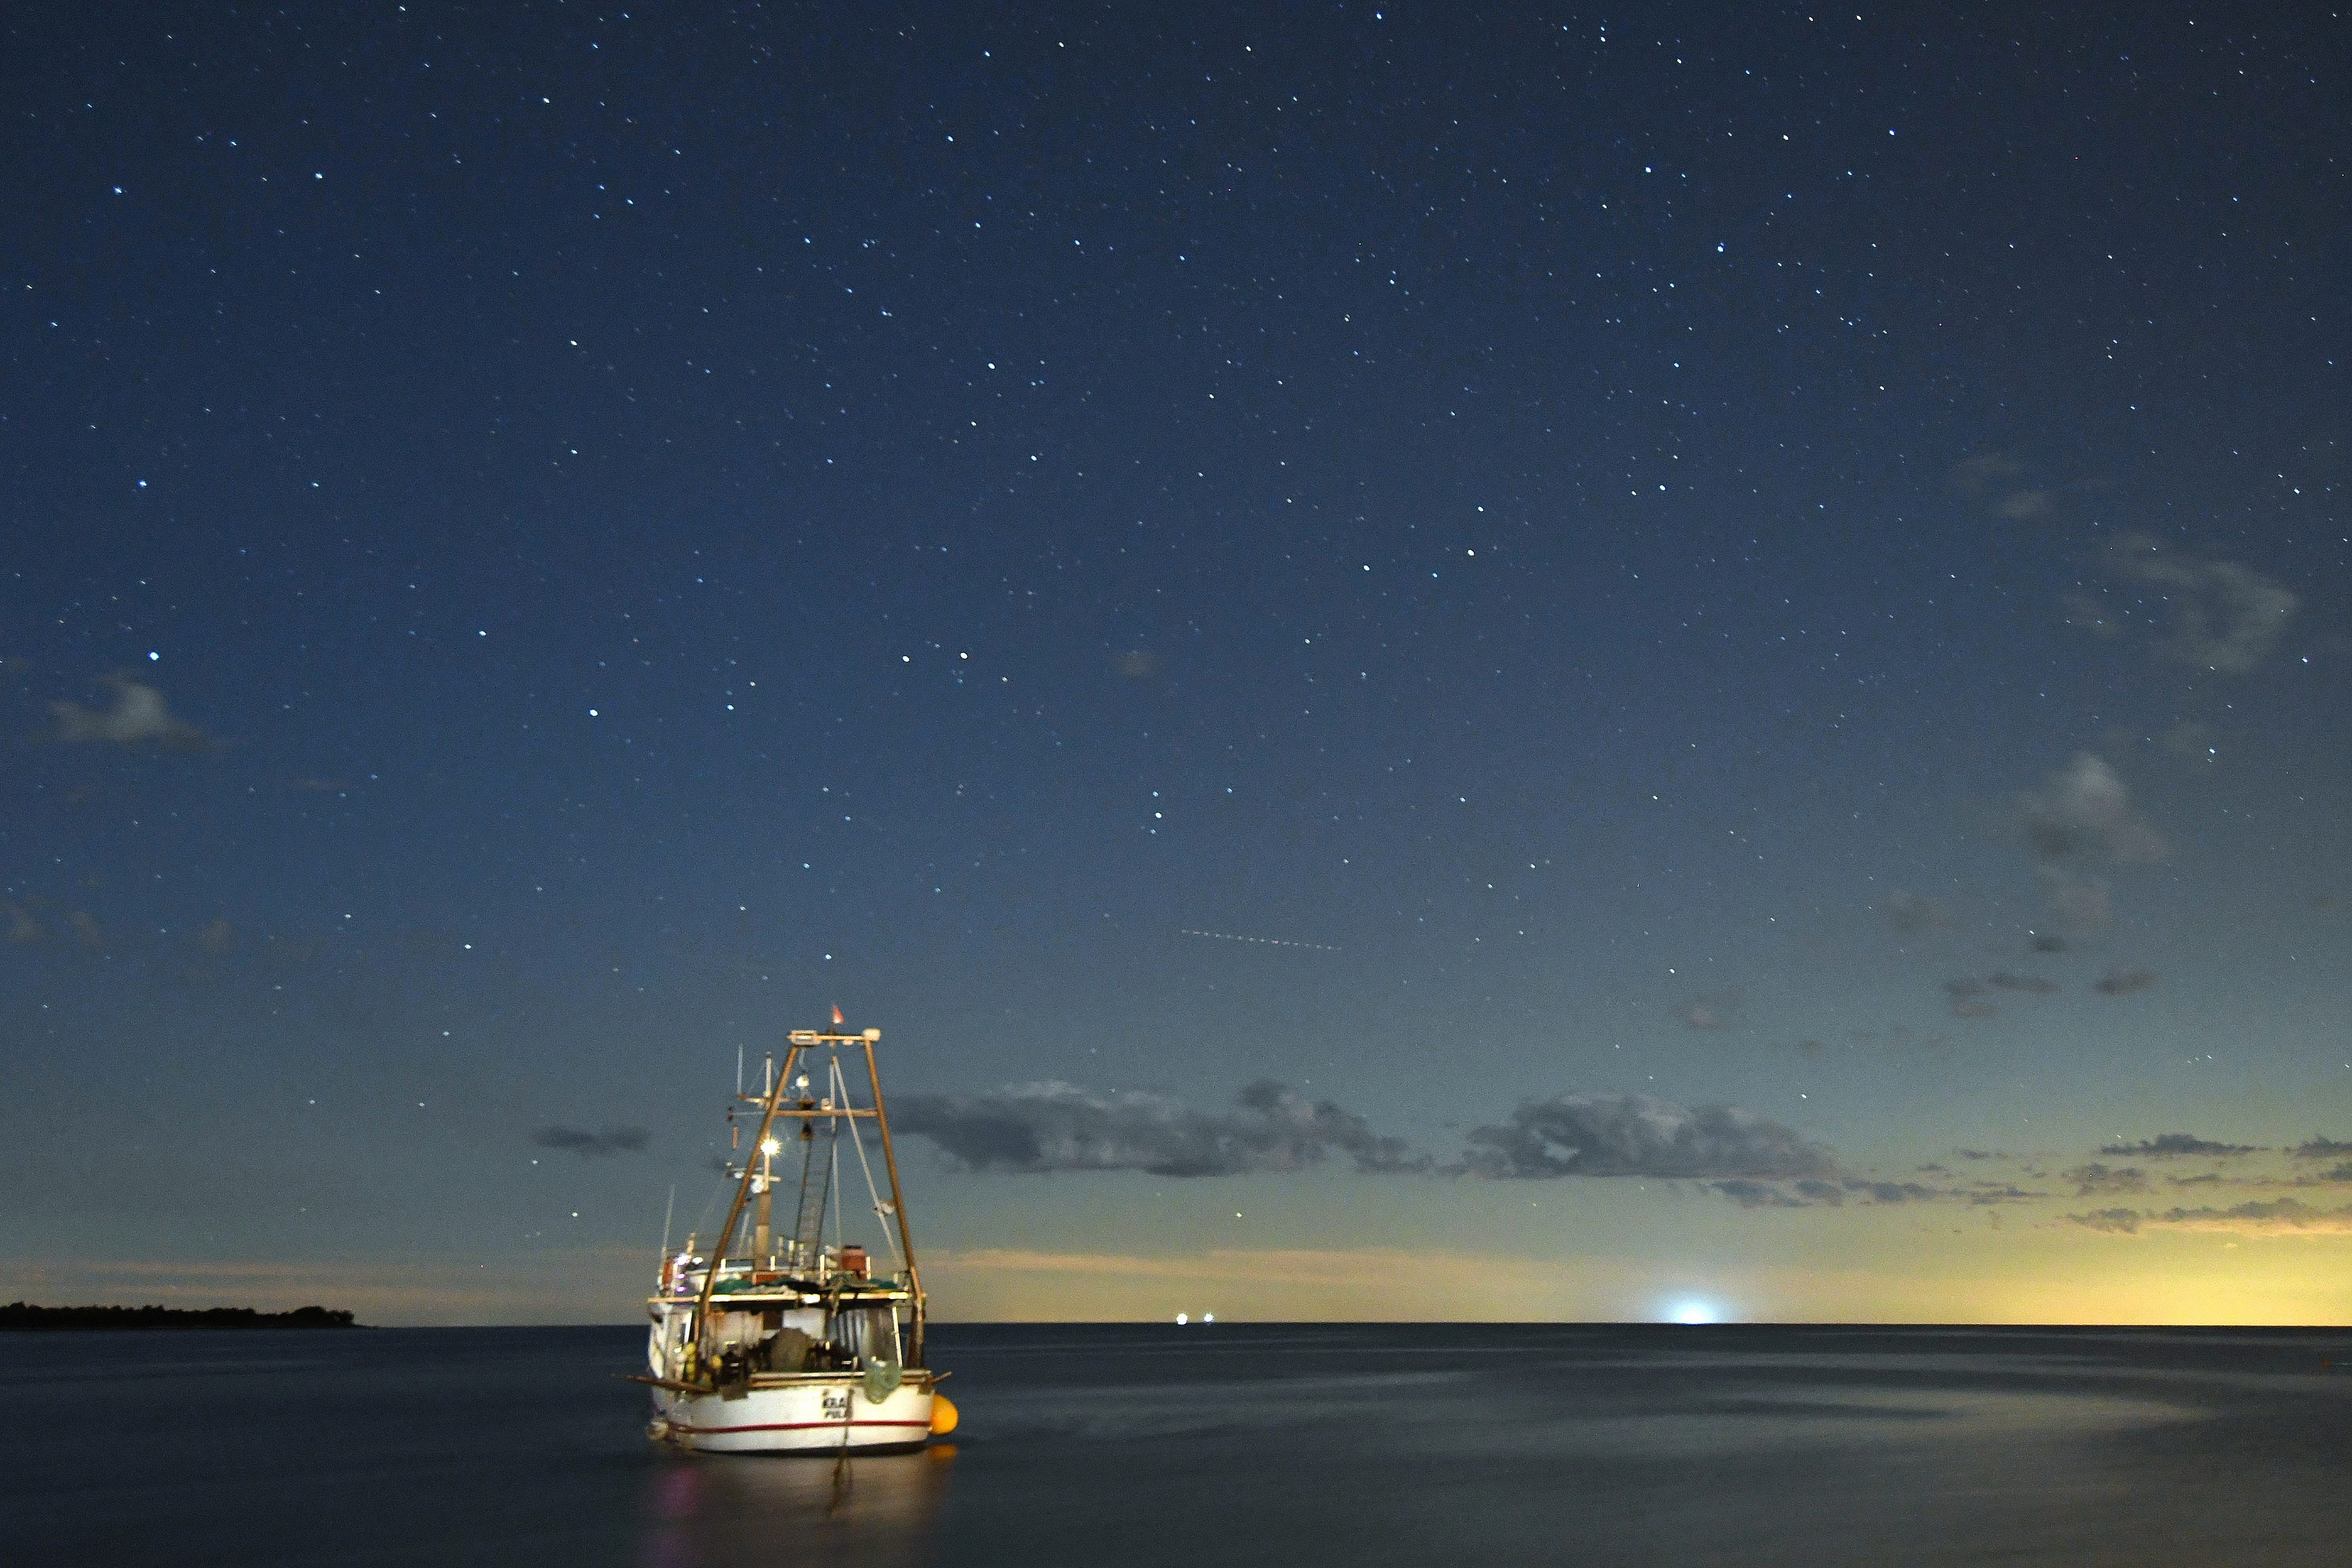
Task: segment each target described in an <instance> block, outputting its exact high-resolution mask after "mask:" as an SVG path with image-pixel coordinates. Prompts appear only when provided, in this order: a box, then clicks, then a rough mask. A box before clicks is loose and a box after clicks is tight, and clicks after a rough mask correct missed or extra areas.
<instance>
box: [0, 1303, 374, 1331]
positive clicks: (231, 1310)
mask: <svg viewBox="0 0 2352 1568" xmlns="http://www.w3.org/2000/svg"><path fill="white" fill-rule="evenodd" d="M359 1327H362V1325H361V1324H359V1323H356V1322H354V1321H352V1314H351V1313H349V1312H337V1311H330V1310H328V1309H326V1308H324V1307H297V1308H295V1309H294V1310H292V1311H290V1312H257V1311H255V1310H253V1309H252V1308H250V1307H203V1308H194V1309H190V1308H184V1307H36V1306H34V1305H32V1304H31V1303H30V1302H26V1301H11V1302H9V1303H8V1304H7V1305H6V1306H5V1307H0V1330H8V1329H355V1328H359Z"/></svg>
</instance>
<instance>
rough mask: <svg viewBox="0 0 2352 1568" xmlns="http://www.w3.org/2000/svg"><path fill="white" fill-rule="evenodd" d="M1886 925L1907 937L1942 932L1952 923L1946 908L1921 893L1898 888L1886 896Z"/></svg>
mask: <svg viewBox="0 0 2352 1568" xmlns="http://www.w3.org/2000/svg"><path fill="white" fill-rule="evenodd" d="M1885 908H1886V923H1887V924H1888V925H1891V926H1893V927H1894V928H1895V930H1896V931H1901V932H1902V933H1903V934H1904V935H1905V936H1916V935H1917V934H1918V933H1920V932H1921V931H1942V930H1944V929H1945V928H1947V927H1948V926H1949V925H1950V924H1951V923H1952V922H1951V918H1950V917H1949V916H1948V915H1947V914H1946V913H1945V912H1944V906H1943V905H1941V904H1939V903H1937V901H1936V900H1933V899H1931V898H1928V897H1927V896H1926V895H1924V894H1921V893H1914V892H1910V891H1907V890H1906V889H1902V888H1897V889H1895V891H1893V892H1892V893H1889V894H1888V895H1887V896H1886V905H1885Z"/></svg>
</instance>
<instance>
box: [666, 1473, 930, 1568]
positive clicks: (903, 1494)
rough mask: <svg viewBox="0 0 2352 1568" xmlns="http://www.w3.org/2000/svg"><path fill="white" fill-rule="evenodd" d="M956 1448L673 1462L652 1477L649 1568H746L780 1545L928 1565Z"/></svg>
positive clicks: (819, 1554)
mask: <svg viewBox="0 0 2352 1568" xmlns="http://www.w3.org/2000/svg"><path fill="white" fill-rule="evenodd" d="M955 1459H956V1448H955V1447H954V1445H952V1444H941V1445H938V1446H936V1447H931V1448H929V1449H926V1450H924V1451H923V1452H921V1453H917V1454H879V1455H874V1456H871V1457H867V1458H835V1459H825V1458H811V1457H791V1458H782V1457H777V1458H761V1457H757V1456H751V1455H669V1456H665V1462H663V1463H660V1464H657V1465H656V1467H655V1471H654V1474H653V1476H652V1478H651V1486H650V1494H651V1507H650V1509H649V1510H648V1511H649V1513H650V1515H651V1520H650V1521H649V1523H648V1524H647V1525H646V1529H645V1532H644V1552H643V1555H642V1557H641V1558H640V1561H641V1562H642V1563H645V1564H646V1568H719V1565H726V1568H740V1565H741V1564H744V1563H756V1562H759V1561H761V1560H762V1559H763V1558H765V1557H768V1556H770V1555H772V1554H773V1552H774V1551H775V1549H776V1546H777V1543H778V1542H793V1543H794V1544H795V1548H796V1550H797V1551H798V1552H804V1553H805V1554H806V1555H808V1556H810V1557H814V1558H821V1559H823V1560H824V1561H825V1562H827V1563H919V1562H924V1561H927V1560H928V1557H929V1549H930V1546H931V1535H932V1529H933V1526H934V1525H935V1524H936V1523H937V1521H938V1517H939V1511H940V1504H941V1502H943V1501H944V1500H945V1499H946V1496H947V1485H948V1478H949V1475H950V1471H951V1469H952V1468H953V1467H954V1464H955Z"/></svg>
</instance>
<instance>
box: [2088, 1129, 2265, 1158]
mask: <svg viewBox="0 0 2352 1568" xmlns="http://www.w3.org/2000/svg"><path fill="white" fill-rule="evenodd" d="M2099 1152H2100V1153H2102V1154H2105V1155H2106V1156H2108V1157H2109V1158H2111V1159H2112V1158H2114V1157H2116V1156H2117V1155H2121V1156H2122V1157H2124V1158H2125V1159H2141V1160H2179V1159H2189V1158H2207V1157H2214V1158H2223V1159H2226V1158H2228V1157H2229V1156H2231V1155H2233V1154H2259V1153H2262V1152H2263V1150H2262V1148H2261V1147H2260V1146H2259V1145H2257V1144H2252V1143H2216V1142H2213V1141H2212V1140H2211V1139H2210V1138H2200V1137H2198V1136H2197V1135H2196V1134H2194V1133H2191V1132H2159V1133H2158V1134H2157V1135H2156V1136H2155V1137H2153V1138H2143V1139H2141V1140H2140V1141H2139V1142H2137V1143H2109V1144H2107V1145H2106V1146H2105V1148H2102V1149H2101V1150H2100V1151H2099Z"/></svg>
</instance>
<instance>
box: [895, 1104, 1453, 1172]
mask: <svg viewBox="0 0 2352 1568" xmlns="http://www.w3.org/2000/svg"><path fill="white" fill-rule="evenodd" d="M892 1119H893V1121H895V1122H896V1123H897V1124H898V1129H899V1131H904V1132H909V1133H915V1134H919V1135H920V1136H922V1137H925V1138H928V1139H929V1140H930V1141H931V1142H934V1143H936V1144H938V1145H939V1146H940V1149H941V1150H942V1151H943V1152H946V1153H947V1155H948V1156H949V1157H950V1159H952V1160H954V1161H956V1162H957V1163H960V1164H962V1165H964V1166H966V1167H967V1168H969V1169H971V1170H975V1171H1022V1172H1046V1171H1142V1172H1145V1173H1149V1174H1151V1175H1158V1176H1232V1175H1241V1174H1244V1173H1249V1172H1254V1171H1296V1170H1299V1169H1302V1168H1304V1167H1306V1166H1308V1165H1313V1164H1318V1163H1321V1162H1322V1161H1323V1160H1324V1159H1325V1158H1327V1157H1328V1156H1329V1155H1331V1154H1333V1153H1339V1154H1345V1155H1347V1156H1349V1158H1351V1159H1352V1160H1353V1161H1354V1162H1355V1164H1356V1168H1357V1169H1358V1170H1360V1171H1367V1172H1401V1171H1420V1170H1426V1169H1428V1168H1429V1164H1430V1162H1429V1160H1428V1158H1427V1157H1426V1156H1423V1155H1416V1154H1414V1153H1413V1152H1412V1150H1411V1148H1410V1147H1409V1146H1408V1145H1407V1144H1406V1143H1405V1142H1404V1140H1402V1139H1401V1138H1391V1137H1386V1136H1383V1135H1381V1134H1380V1133H1377V1132H1375V1131H1372V1130H1371V1128H1370V1125H1369V1124H1368V1123H1367V1122H1366V1121H1364V1120H1363V1118H1361V1117H1360V1116H1357V1115H1355V1114H1353V1113H1352V1112H1349V1111H1346V1110H1341V1109H1340V1108H1339V1106H1338V1105H1336V1104H1334V1103H1333V1102H1332V1101H1330V1100H1322V1101H1319V1102H1314V1103H1310V1102H1309V1101H1307V1100H1305V1099H1303V1098H1301V1097H1300V1096H1299V1095H1297V1093H1295V1092H1294V1091H1292V1090H1291V1089H1288V1088H1287V1087H1286V1086H1285V1085H1282V1084H1279V1083H1276V1082H1273V1081H1271V1080H1261V1081H1259V1082H1257V1083H1254V1084H1251V1085H1250V1086H1249V1087H1248V1088H1247V1089H1243V1090H1242V1092H1241V1093H1240V1095H1239V1096H1237V1097H1236V1099H1235V1100H1234V1106H1233V1109H1232V1110H1226V1111H1223V1112H1222V1113H1220V1114H1217V1115H1209V1114H1206V1113H1204V1112H1202V1111H1197V1110H1192V1109H1191V1108H1190V1107H1188V1106H1186V1105H1184V1104H1183V1103H1182V1102H1181V1101H1179V1100H1173V1099H1171V1098H1170V1097H1168V1096H1166V1095H1161V1094H1153V1093H1150V1092H1149V1091H1146V1090H1142V1089H1108V1090H1104V1089H1081V1088H1079V1087H1078V1086H1077V1085H1076V1084H1070V1083H1061V1082H1047V1083H1031V1084H1016V1085H1013V1086H1010V1087H1007V1088H1004V1089H993V1090H991V1091H990V1092H988V1093H986V1094H981V1095H971V1096H955V1095H913V1096H908V1097H906V1098H903V1099H902V1100H900V1101H899V1102H898V1107H897V1108H896V1110H895V1113H894V1116H893V1118H892Z"/></svg>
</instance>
